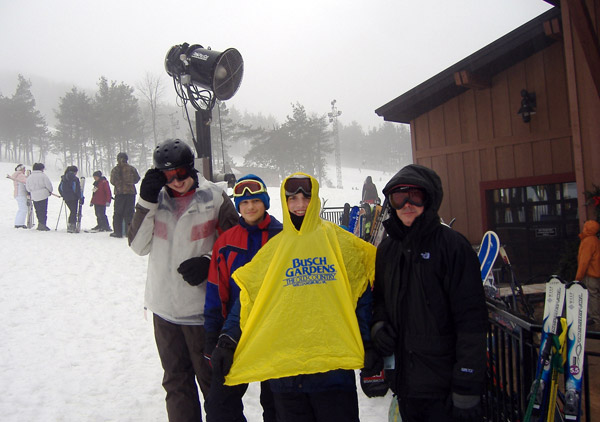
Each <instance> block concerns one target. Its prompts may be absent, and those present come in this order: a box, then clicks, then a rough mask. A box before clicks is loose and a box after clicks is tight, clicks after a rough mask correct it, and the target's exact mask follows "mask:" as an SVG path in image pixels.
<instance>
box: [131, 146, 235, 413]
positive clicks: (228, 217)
mask: <svg viewBox="0 0 600 422" xmlns="http://www.w3.org/2000/svg"><path fill="white" fill-rule="evenodd" d="M154 167H155V168H152V169H150V170H148V171H147V172H146V174H145V176H144V178H143V180H142V183H141V186H140V199H139V200H138V203H137V205H136V208H135V214H134V216H133V220H132V222H131V225H130V226H129V230H128V233H127V237H128V240H129V245H130V247H131V249H133V251H134V252H135V253H137V254H138V255H147V254H150V256H149V259H148V275H147V279H146V293H145V307H146V308H147V309H149V310H150V311H152V312H153V313H154V317H153V320H154V335H155V340H156V345H157V348H158V354H159V356H160V360H161V362H162V366H163V369H164V377H163V383H162V384H163V387H164V389H165V390H166V392H167V396H166V405H167V413H168V416H169V421H171V422H174V421H178V422H179V421H201V420H202V412H201V407H200V399H199V395H198V389H197V387H196V379H197V380H198V385H199V386H200V390H201V391H202V394H203V396H204V397H205V398H206V397H207V396H208V390H209V388H210V380H211V376H212V373H211V369H210V366H209V364H208V360H206V359H205V358H204V353H203V352H204V339H205V331H204V302H205V297H206V278H207V275H208V270H209V266H210V257H211V253H212V248H213V245H214V243H215V240H216V239H217V236H218V235H219V234H220V233H222V232H224V231H225V230H227V229H229V228H230V227H233V226H234V225H236V224H237V223H238V214H237V211H236V210H235V207H234V206H233V203H232V202H231V200H230V199H229V198H228V197H227V195H226V193H225V192H224V191H223V190H222V189H221V188H219V187H218V186H217V185H215V184H214V183H212V182H209V181H207V180H206V179H204V178H203V177H202V176H200V175H199V174H198V173H197V172H196V170H195V169H194V155H193V153H192V150H191V149H190V147H189V146H187V145H186V144H185V143H183V142H182V141H180V140H179V139H175V140H172V139H170V140H166V141H164V142H162V143H161V144H159V145H158V146H157V147H156V149H155V151H154Z"/></svg>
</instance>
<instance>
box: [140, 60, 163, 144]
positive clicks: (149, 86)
mask: <svg viewBox="0 0 600 422" xmlns="http://www.w3.org/2000/svg"><path fill="white" fill-rule="evenodd" d="M137 89H138V91H139V92H140V94H141V95H142V97H143V100H144V102H145V103H146V104H147V105H148V107H149V109H150V120H151V123H152V137H153V139H154V146H156V145H157V144H158V129H157V118H158V104H159V101H160V98H161V97H162V94H163V92H164V86H163V83H162V79H161V77H160V76H158V75H155V74H152V73H149V72H146V75H145V77H144V79H143V80H142V81H141V82H140V83H138V85H137Z"/></svg>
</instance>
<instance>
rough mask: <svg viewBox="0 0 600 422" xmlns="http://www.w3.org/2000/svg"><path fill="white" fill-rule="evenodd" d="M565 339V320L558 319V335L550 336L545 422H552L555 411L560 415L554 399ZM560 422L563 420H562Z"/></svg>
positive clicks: (563, 365) (563, 363) (563, 358)
mask: <svg viewBox="0 0 600 422" xmlns="http://www.w3.org/2000/svg"><path fill="white" fill-rule="evenodd" d="M566 338H567V320H566V318H560V325H558V335H553V336H552V360H551V368H552V369H551V378H550V389H549V398H548V417H547V418H546V420H547V421H551V422H554V421H555V415H556V410H557V409H558V411H559V414H560V408H559V407H558V406H557V403H556V399H557V397H558V376H559V374H562V373H564V372H565V371H564V368H565V362H566V360H567V355H566V350H565V346H566ZM560 420H563V419H562V418H561V419H560Z"/></svg>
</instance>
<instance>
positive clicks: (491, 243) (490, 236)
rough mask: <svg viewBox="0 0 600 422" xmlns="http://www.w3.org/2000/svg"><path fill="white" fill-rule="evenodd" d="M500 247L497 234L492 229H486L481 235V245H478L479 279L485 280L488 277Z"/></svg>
mask: <svg viewBox="0 0 600 422" xmlns="http://www.w3.org/2000/svg"><path fill="white" fill-rule="evenodd" d="M499 248H500V240H499V239H498V235H497V234H496V233H495V232H493V231H488V232H486V233H485V234H484V235H483V239H482V240H481V245H480V246H479V253H478V255H477V256H478V258H479V265H480V268H481V280H482V281H483V282H485V281H486V280H487V279H488V276H489V275H490V273H491V271H492V267H493V266H494V262H495V261H496V257H497V256H498V251H499Z"/></svg>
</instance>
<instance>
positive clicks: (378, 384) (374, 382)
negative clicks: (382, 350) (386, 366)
mask: <svg viewBox="0 0 600 422" xmlns="http://www.w3.org/2000/svg"><path fill="white" fill-rule="evenodd" d="M360 388H361V389H362V391H363V393H365V395H366V396H367V397H383V396H385V395H386V394H387V391H388V384H387V382H386V380H385V376H384V372H383V358H382V357H381V356H380V355H379V353H378V352H377V350H375V348H374V347H373V345H372V344H371V343H366V344H365V367H364V368H363V369H362V370H361V371H360Z"/></svg>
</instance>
